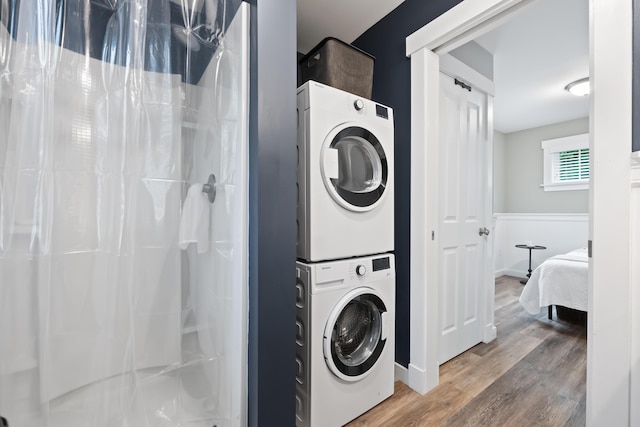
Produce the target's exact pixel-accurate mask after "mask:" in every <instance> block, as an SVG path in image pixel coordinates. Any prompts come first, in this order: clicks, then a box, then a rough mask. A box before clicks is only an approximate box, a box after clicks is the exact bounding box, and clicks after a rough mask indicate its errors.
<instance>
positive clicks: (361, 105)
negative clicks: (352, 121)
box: [353, 99, 364, 111]
mask: <svg viewBox="0 0 640 427" xmlns="http://www.w3.org/2000/svg"><path fill="white" fill-rule="evenodd" d="M353 108H355V109H356V111H360V110H362V109H363V108H364V102H362V99H356V100H355V101H353Z"/></svg>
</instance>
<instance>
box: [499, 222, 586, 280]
mask: <svg viewBox="0 0 640 427" xmlns="http://www.w3.org/2000/svg"><path fill="white" fill-rule="evenodd" d="M494 219H495V246H494V247H495V253H494V257H495V264H494V267H495V274H496V277H499V276H504V275H509V276H516V277H526V275H527V270H528V268H529V251H528V250H527V249H520V248H516V247H515V245H518V244H525V243H527V242H532V244H534V245H541V246H546V247H547V249H545V250H533V251H532V253H531V268H532V269H533V270H535V268H536V267H537V266H538V265H540V264H541V263H542V262H543V261H544V260H546V259H547V258H549V257H552V256H554V255H558V254H562V253H566V252H569V251H572V250H574V249H578V248H584V247H587V240H588V238H589V237H588V236H589V214H586V213H585V214H515V213H509V214H502V213H497V214H494Z"/></svg>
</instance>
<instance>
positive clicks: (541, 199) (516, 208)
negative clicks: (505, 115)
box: [494, 118, 589, 213]
mask: <svg viewBox="0 0 640 427" xmlns="http://www.w3.org/2000/svg"><path fill="white" fill-rule="evenodd" d="M587 132H589V119H588V118H583V119H577V120H570V121H568V122H562V123H556V124H553V125H548V126H542V127H538V128H533V129H527V130H523V131H519V132H512V133H508V134H506V135H505V151H504V163H503V164H504V168H505V175H506V177H507V179H506V184H505V185H506V187H505V205H504V208H505V210H504V212H507V213H517V212H521V213H549V212H551V213H586V212H588V211H589V191H588V190H573V191H544V189H543V188H541V187H540V184H542V182H543V178H542V177H543V152H542V148H541V146H540V142H541V141H543V140H546V139H553V138H561V137H565V136H571V135H578V134H581V133H587ZM495 160H496V159H495V158H494V161H495Z"/></svg>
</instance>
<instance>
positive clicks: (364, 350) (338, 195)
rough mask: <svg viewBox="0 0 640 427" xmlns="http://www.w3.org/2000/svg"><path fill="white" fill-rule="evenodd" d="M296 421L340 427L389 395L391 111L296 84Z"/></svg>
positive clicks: (392, 271) (302, 426) (392, 306)
mask: <svg viewBox="0 0 640 427" xmlns="http://www.w3.org/2000/svg"><path fill="white" fill-rule="evenodd" d="M297 110H298V212H297V217H298V224H297V226H298V248H297V256H298V262H297V268H296V270H297V281H296V292H297V295H296V306H297V319H296V324H297V336H296V364H297V373H296V425H297V426H298V427H333V426H336V427H337V426H341V425H344V424H345V423H347V422H349V421H351V420H353V419H354V418H356V417H358V416H359V415H361V414H363V413H364V412H366V411H368V410H369V409H371V408H372V407H374V406H375V405H377V404H378V403H380V402H382V401H383V400H385V399H386V398H387V397H389V396H391V395H392V394H393V383H394V353H395V259H394V257H393V254H391V253H390V252H391V251H393V248H394V242H393V236H394V233H393V230H394V222H393V221H394V196H393V145H394V140H393V138H394V137H393V111H392V109H391V108H389V107H386V106H384V105H380V104H378V103H376V102H373V101H371V100H369V99H365V98H362V97H359V96H356V95H353V94H350V93H348V92H344V91H342V90H339V89H336V88H333V87H330V86H327V85H324V84H321V83H317V82H314V81H308V82H307V83H305V84H304V85H302V86H300V88H298V93H297Z"/></svg>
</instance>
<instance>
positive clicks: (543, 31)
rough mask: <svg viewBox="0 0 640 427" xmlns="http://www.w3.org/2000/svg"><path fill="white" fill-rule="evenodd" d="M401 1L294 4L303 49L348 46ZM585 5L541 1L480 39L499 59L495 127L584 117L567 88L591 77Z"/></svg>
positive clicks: (584, 108)
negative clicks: (328, 43) (330, 42)
mask: <svg viewBox="0 0 640 427" xmlns="http://www.w3.org/2000/svg"><path fill="white" fill-rule="evenodd" d="M402 1H403V0H351V1H349V2H345V1H343V0H323V1H318V0H297V8H298V10H297V15H298V24H297V25H298V52H301V53H306V52H308V51H309V50H310V49H311V48H313V47H314V46H315V45H316V44H318V43H319V42H320V41H321V40H322V39H323V38H325V37H329V36H331V37H337V38H339V39H341V40H343V41H345V42H348V43H351V42H353V41H354V40H355V39H356V38H357V37H359V36H360V35H361V34H362V33H363V32H364V31H366V30H367V29H368V28H370V27H371V26H372V25H373V24H375V23H376V22H378V21H379V20H380V19H382V18H383V17H384V16H385V15H387V14H388V13H389V12H391V11H392V10H393V9H395V8H396V7H397V6H398V5H399V4H400V3H402ZM588 33H589V24H588V0H562V1H557V0H536V1H535V2H533V3H532V4H530V5H529V6H528V7H525V8H523V10H522V11H521V12H519V13H518V14H517V15H516V16H514V17H513V18H512V19H511V20H509V21H508V22H507V23H506V24H504V25H503V26H501V27H499V28H497V29H495V30H493V31H491V32H490V33H488V34H485V35H483V36H481V37H479V38H478V39H476V40H475V41H476V42H477V43H478V44H480V45H481V46H482V47H484V48H485V49H486V50H488V51H489V52H491V53H492V54H493V56H494V84H495V100H494V127H495V129H497V130H499V131H501V132H504V133H510V132H515V131H518V130H523V129H529V128H532V127H538V126H544V125H548V124H552V123H558V122H563V121H567V120H572V119H577V118H583V117H587V116H588V114H589V97H588V96H587V97H581V98H578V97H574V96H573V95H570V94H569V93H568V92H566V91H564V90H563V89H564V87H565V86H566V85H567V84H568V83H570V82H572V81H574V80H577V79H580V78H583V77H586V76H587V75H588V72H589V36H588Z"/></svg>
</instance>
